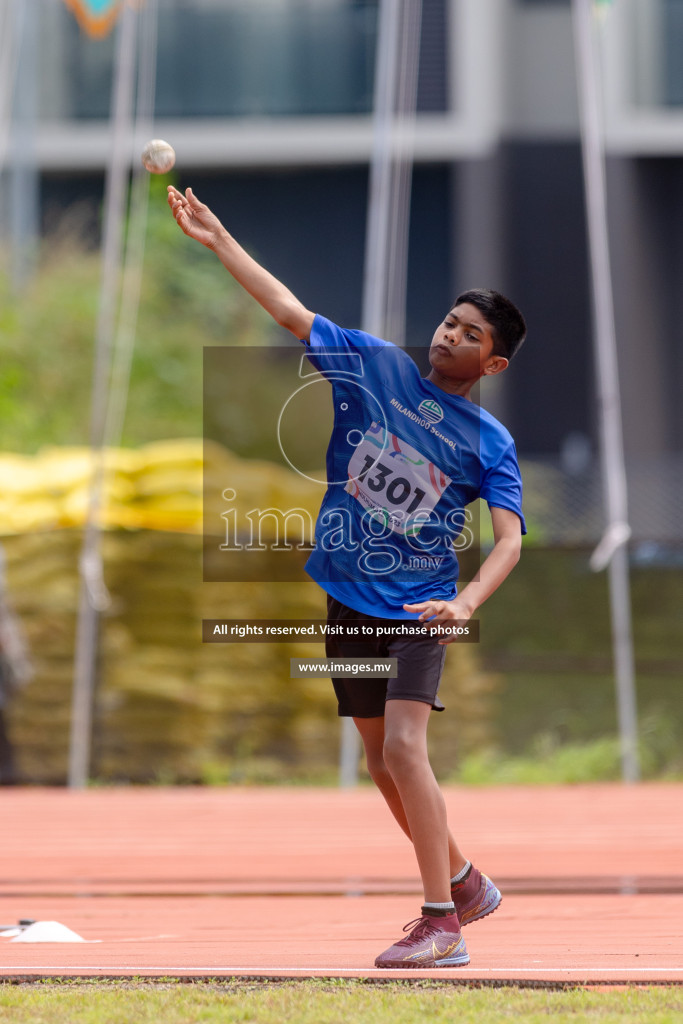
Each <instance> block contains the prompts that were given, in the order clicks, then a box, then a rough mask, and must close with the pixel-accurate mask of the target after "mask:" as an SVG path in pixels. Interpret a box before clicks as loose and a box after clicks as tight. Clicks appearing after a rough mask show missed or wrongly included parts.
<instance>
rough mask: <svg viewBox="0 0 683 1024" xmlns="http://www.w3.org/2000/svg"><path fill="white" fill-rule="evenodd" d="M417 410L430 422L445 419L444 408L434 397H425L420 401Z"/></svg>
mask: <svg viewBox="0 0 683 1024" xmlns="http://www.w3.org/2000/svg"><path fill="white" fill-rule="evenodd" d="M417 411H418V412H419V413H420V414H421V415H422V416H424V418H425V419H426V420H429V422H430V423H440V422H441V420H442V419H443V409H442V408H441V406H440V405H439V403H438V402H435V401H434V399H433V398H425V400H424V402H420V404H419V406H418V409H417Z"/></svg>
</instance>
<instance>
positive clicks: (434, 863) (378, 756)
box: [355, 700, 466, 903]
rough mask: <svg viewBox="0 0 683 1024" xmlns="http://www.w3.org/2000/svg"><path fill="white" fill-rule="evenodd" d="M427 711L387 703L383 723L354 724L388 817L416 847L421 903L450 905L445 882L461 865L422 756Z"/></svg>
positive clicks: (426, 708) (421, 707)
mask: <svg viewBox="0 0 683 1024" xmlns="http://www.w3.org/2000/svg"><path fill="white" fill-rule="evenodd" d="M430 712H431V706H430V705H429V704H424V703H421V702H420V701H410V700H408V701H406V700H391V701H387V704H386V712H385V717H384V718H383V719H382V718H371V719H355V722H356V726H357V727H358V730H359V732H360V734H361V736H362V738H363V742H364V745H365V750H366V756H367V760H368V770H369V772H370V775H371V777H372V779H373V780H374V782H375V783H376V785H377V787H378V789H379V790H380V792H381V793H382V795H383V796H384V799H385V800H386V802H387V804H388V806H389V808H390V810H391V812H392V814H393V815H394V817H395V818H396V820H397V822H398V824H399V825H400V826H401V828H402V829H403V831H404V832H405V833H406V835H407V836H408V837H409V838H410V839H412V841H413V845H414V846H415V853H416V856H417V861H418V865H419V867H420V874H421V875H422V880H423V884H424V889H425V900H426V901H428V902H433V903H446V902H448V901H449V900H450V898H451V896H450V877H451V875H452V874H456V873H457V872H458V871H459V870H460V869H461V868H462V867H463V866H464V864H465V863H466V860H465V858H464V857H463V855H462V853H461V851H460V850H459V848H458V845H457V843H456V842H455V839H454V838H453V836H452V835H451V834H450V833H449V831H448V826H447V822H446V806H445V803H444V800H443V796H442V794H441V791H440V789H439V786H438V784H437V782H436V779H435V778H434V773H433V772H432V768H431V765H430V764H429V757H428V754H427V737H426V734H427V723H428V721H429V714H430Z"/></svg>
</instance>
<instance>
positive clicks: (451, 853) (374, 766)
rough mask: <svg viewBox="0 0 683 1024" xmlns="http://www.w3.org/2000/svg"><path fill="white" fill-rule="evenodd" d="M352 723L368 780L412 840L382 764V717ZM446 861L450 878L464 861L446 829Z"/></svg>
mask: <svg viewBox="0 0 683 1024" xmlns="http://www.w3.org/2000/svg"><path fill="white" fill-rule="evenodd" d="M390 703H394V702H393V701H391V702H390ZM354 722H355V724H356V728H357V729H358V732H359V733H360V735H361V739H362V740H363V746H364V747H365V759H366V761H367V765H368V772H369V773H370V778H371V779H372V781H373V782H374V783H375V785H376V786H377V788H378V790H379V791H380V793H381V794H382V796H383V797H384V799H385V801H386V803H387V806H388V808H389V810H390V811H391V813H392V814H393V816H394V818H395V819H396V821H397V822H398V824H399V825H400V826H401V828H402V829H403V831H404V832H405V834H406V835H407V836H408V838H409V839H410V840H411V841H412V836H411V834H410V828H409V826H408V820H407V818H406V812H405V811H404V809H403V804H402V803H401V797H400V796H399V792H398V790H397V788H396V783H395V782H394V780H393V779H392V777H391V773H390V772H389V769H388V768H387V766H386V764H385V763H384V717H383V716H382V717H381V718H354ZM448 859H449V870H450V876H451V878H452V877H453V876H454V875H457V874H458V872H459V871H461V870H462V869H463V868H464V866H465V864H466V863H467V858H466V857H465V856H464V855H463V853H462V851H461V849H460V847H459V846H458V844H457V842H456V840H455V837H454V836H453V833H452V832H451V831H450V829H448ZM439 902H441V901H439Z"/></svg>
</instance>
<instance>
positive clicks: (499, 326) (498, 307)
mask: <svg viewBox="0 0 683 1024" xmlns="http://www.w3.org/2000/svg"><path fill="white" fill-rule="evenodd" d="M463 302H469V303H470V305H472V306H475V307H476V308H477V309H478V310H479V312H480V313H481V314H482V316H483V317H484V319H485V320H486V322H487V324H488V325H489V326H490V328H491V334H492V335H493V354H494V355H496V356H504V357H505V358H506V359H512V357H513V356H514V354H515V352H516V351H517V349H518V348H519V347H520V345H521V344H522V342H523V341H524V339H525V337H526V323H525V322H524V317H523V316H522V314H521V313H520V311H519V310H518V309H517V307H516V306H515V305H514V304H513V303H512V302H510V300H509V299H506V298H505V296H504V295H501V294H500V292H494V291H491V290H490V289H489V288H470V289H469V291H466V292H462V294H461V295H458V297H457V299H456V300H455V302H454V303H453V306H460V305H461V304H462V303H463ZM453 306H452V307H451V309H452V308H453Z"/></svg>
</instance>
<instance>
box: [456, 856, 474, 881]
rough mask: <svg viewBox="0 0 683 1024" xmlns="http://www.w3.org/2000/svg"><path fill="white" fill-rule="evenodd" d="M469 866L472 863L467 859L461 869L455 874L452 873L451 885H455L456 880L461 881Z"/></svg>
mask: <svg viewBox="0 0 683 1024" xmlns="http://www.w3.org/2000/svg"><path fill="white" fill-rule="evenodd" d="M471 867H472V865H471V864H470V862H469V861H467V862H466V864H465V867H464V868H463V869H462V870H461V871H458V873H457V875H454V877H453V878H451V885H455V884H456V882H462V880H463V878H464V877H465V875H466V874H467V872H468V871H469V870H470V868H471Z"/></svg>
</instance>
